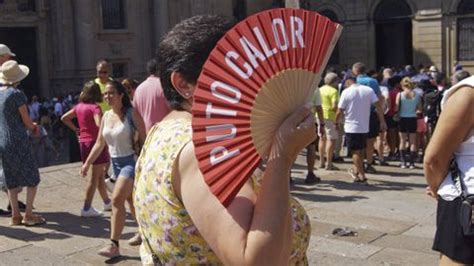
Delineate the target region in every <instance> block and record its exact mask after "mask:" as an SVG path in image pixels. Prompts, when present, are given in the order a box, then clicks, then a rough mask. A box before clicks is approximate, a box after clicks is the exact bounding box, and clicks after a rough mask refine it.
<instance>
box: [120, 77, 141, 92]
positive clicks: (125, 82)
mask: <svg viewBox="0 0 474 266" xmlns="http://www.w3.org/2000/svg"><path fill="white" fill-rule="evenodd" d="M139 84H140V83H139V82H138V80H136V79H124V80H122V85H123V86H125V88H126V87H127V86H130V87H131V88H132V89H134V90H136V89H137V87H138V85H139Z"/></svg>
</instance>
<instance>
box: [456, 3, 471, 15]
mask: <svg viewBox="0 0 474 266" xmlns="http://www.w3.org/2000/svg"><path fill="white" fill-rule="evenodd" d="M458 14H459V15H467V14H474V1H472V0H462V1H461V3H459V5H458Z"/></svg>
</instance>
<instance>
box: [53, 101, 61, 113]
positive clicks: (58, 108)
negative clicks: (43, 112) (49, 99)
mask: <svg viewBox="0 0 474 266" xmlns="http://www.w3.org/2000/svg"><path fill="white" fill-rule="evenodd" d="M54 114H55V115H57V116H62V115H63V105H62V104H61V103H60V102H57V103H56V104H55V105H54Z"/></svg>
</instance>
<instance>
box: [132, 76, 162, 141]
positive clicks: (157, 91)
mask: <svg viewBox="0 0 474 266" xmlns="http://www.w3.org/2000/svg"><path fill="white" fill-rule="evenodd" d="M133 107H134V108H135V109H136V110H137V111H138V113H139V114H140V115H141V116H142V118H143V122H145V128H146V131H147V132H148V131H149V130H150V128H152V127H153V125H155V124H156V123H158V122H160V121H161V120H162V119H163V118H164V117H165V116H166V115H167V114H168V113H169V112H170V108H169V106H168V102H167V101H166V98H165V95H164V94H163V89H162V88H161V82H160V79H159V78H158V77H156V76H154V75H151V76H149V77H148V78H147V79H146V80H145V81H144V82H142V83H141V84H140V85H139V86H138V88H137V90H136V91H135V94H134V96H133Z"/></svg>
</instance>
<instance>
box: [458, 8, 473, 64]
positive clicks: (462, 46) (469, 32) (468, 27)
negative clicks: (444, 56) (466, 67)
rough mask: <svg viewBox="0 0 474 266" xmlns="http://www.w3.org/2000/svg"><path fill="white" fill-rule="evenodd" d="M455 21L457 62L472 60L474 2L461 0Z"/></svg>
mask: <svg viewBox="0 0 474 266" xmlns="http://www.w3.org/2000/svg"><path fill="white" fill-rule="evenodd" d="M457 11H458V15H460V17H459V18H458V19H457V45H458V47H457V50H458V53H457V57H458V58H457V59H458V60H459V61H468V60H469V61H471V60H474V46H473V45H472V43H473V42H474V1H472V0H463V1H461V2H460V3H459V6H458V10H457Z"/></svg>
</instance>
